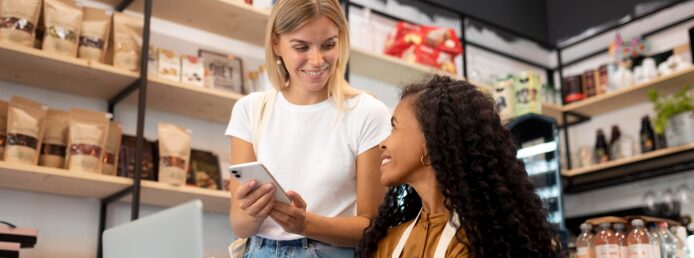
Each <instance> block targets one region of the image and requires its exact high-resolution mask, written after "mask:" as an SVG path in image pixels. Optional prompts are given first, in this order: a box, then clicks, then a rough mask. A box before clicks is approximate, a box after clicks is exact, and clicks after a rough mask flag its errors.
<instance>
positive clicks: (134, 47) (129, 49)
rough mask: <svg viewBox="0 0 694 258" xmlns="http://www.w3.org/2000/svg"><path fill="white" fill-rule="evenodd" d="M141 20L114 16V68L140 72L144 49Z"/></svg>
mask: <svg viewBox="0 0 694 258" xmlns="http://www.w3.org/2000/svg"><path fill="white" fill-rule="evenodd" d="M142 26H143V21H142V20H141V19H138V18H135V17H132V16H129V15H126V14H123V13H115V14H113V48H112V49H113V54H112V58H113V66H115V67H118V68H123V69H126V70H129V71H134V72H137V71H139V70H140V55H141V49H142Z"/></svg>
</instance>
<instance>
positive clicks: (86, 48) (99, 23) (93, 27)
mask: <svg viewBox="0 0 694 258" xmlns="http://www.w3.org/2000/svg"><path fill="white" fill-rule="evenodd" d="M110 34H111V15H110V14H109V13H108V12H107V11H105V10H101V9H94V8H87V7H85V8H84V20H83V21H82V34H81V35H80V46H79V54H78V57H79V58H80V59H86V60H92V61H97V62H100V63H104V62H105V57H106V50H107V49H108V42H109V36H110Z"/></svg>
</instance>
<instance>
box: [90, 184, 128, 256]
mask: <svg viewBox="0 0 694 258" xmlns="http://www.w3.org/2000/svg"><path fill="white" fill-rule="evenodd" d="M133 188H134V187H133V186H128V187H127V188H125V189H123V190H120V191H119V192H117V193H114V194H112V195H110V196H107V197H106V198H104V199H101V203H100V211H99V243H98V246H97V257H98V258H102V257H104V255H103V251H104V250H103V239H102V235H103V233H104V230H106V212H107V211H108V205H109V204H110V203H112V202H115V201H118V200H119V199H121V198H123V197H125V196H127V195H129V194H131V193H132V191H133Z"/></svg>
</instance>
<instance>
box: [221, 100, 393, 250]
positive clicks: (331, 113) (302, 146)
mask: <svg viewBox="0 0 694 258" xmlns="http://www.w3.org/2000/svg"><path fill="white" fill-rule="evenodd" d="M257 94H263V93H253V94H250V95H249V96H246V97H243V98H241V99H240V100H239V101H238V102H237V103H236V104H235V105H234V109H233V111H232V114H231V121H230V122H229V126H228V127H227V130H226V135H227V136H234V137H237V138H239V139H242V140H245V141H247V142H249V143H253V139H252V129H253V124H254V123H255V121H251V120H253V119H254V118H253V113H254V110H255V105H256V104H259V103H255V102H259V98H258V95H257ZM346 102H347V108H345V109H343V111H342V112H341V113H340V114H339V121H338V120H337V119H338V109H337V107H336V106H335V103H334V102H333V101H332V99H328V100H325V101H323V102H321V103H317V104H312V105H295V104H292V103H289V102H288V101H287V100H286V99H285V98H284V96H283V94H282V93H278V94H277V97H276V98H275V103H274V104H273V105H272V110H270V112H272V113H271V114H270V115H269V119H268V120H267V121H266V122H265V123H266V124H265V128H264V129H263V131H262V135H261V136H260V143H259V146H257V152H258V154H257V158H258V161H260V162H262V163H263V164H264V165H265V166H266V167H267V169H268V170H269V171H270V172H271V173H272V175H273V176H274V177H275V179H276V180H277V181H278V183H279V184H280V185H281V186H282V187H283V188H284V190H285V191H289V190H293V191H295V192H297V193H299V194H300V195H301V196H302V197H303V198H304V200H305V201H306V203H307V205H308V206H307V208H306V210H307V211H309V212H312V213H315V214H319V215H322V216H327V217H338V216H355V215H356V204H357V202H356V159H357V156H358V155H359V154H361V153H362V152H364V151H367V150H369V149H371V148H372V147H374V146H376V145H378V144H379V143H380V142H381V141H383V140H384V139H385V138H386V137H388V135H389V133H390V130H391V126H390V112H389V111H388V108H387V107H386V106H385V105H384V104H383V103H382V102H380V101H378V100H376V99H375V98H374V97H372V96H371V95H368V94H360V95H358V96H355V97H353V98H351V99H348V100H346ZM349 107H352V108H349ZM233 151H234V150H232V152H233ZM258 236H261V237H264V238H268V239H274V240H293V239H299V238H302V236H300V235H296V234H290V233H287V232H285V231H284V229H282V227H281V226H279V225H278V224H277V223H276V222H275V221H274V220H272V219H270V218H268V219H267V220H265V222H264V223H263V225H262V226H261V228H260V232H259V233H258Z"/></svg>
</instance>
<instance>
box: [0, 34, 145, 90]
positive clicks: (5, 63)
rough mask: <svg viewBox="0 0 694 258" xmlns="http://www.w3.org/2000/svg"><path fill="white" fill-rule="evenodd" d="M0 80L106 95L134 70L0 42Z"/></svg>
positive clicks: (119, 87)
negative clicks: (125, 69)
mask: <svg viewBox="0 0 694 258" xmlns="http://www.w3.org/2000/svg"><path fill="white" fill-rule="evenodd" d="M0 70H1V71H2V72H0V80H4V81H11V82H15V83H20V84H25V85H29V86H33V87H38V88H44V89H49V90H54V91H60V92H66V93H71V94H76V95H80V96H86V97H96V98H99V99H109V98H111V97H113V96H115V95H116V94H118V93H119V92H120V91H122V90H123V89H125V88H126V87H127V86H128V85H130V84H131V83H133V82H134V81H136V80H137V78H138V76H139V75H138V74H137V73H133V72H129V71H124V70H121V69H118V68H115V67H113V66H111V65H106V64H101V63H98V62H90V61H86V60H82V59H77V58H71V57H63V56H60V55H56V54H53V53H49V52H45V51H42V50H39V49H33V48H28V47H23V46H15V45H11V44H8V43H0Z"/></svg>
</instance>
